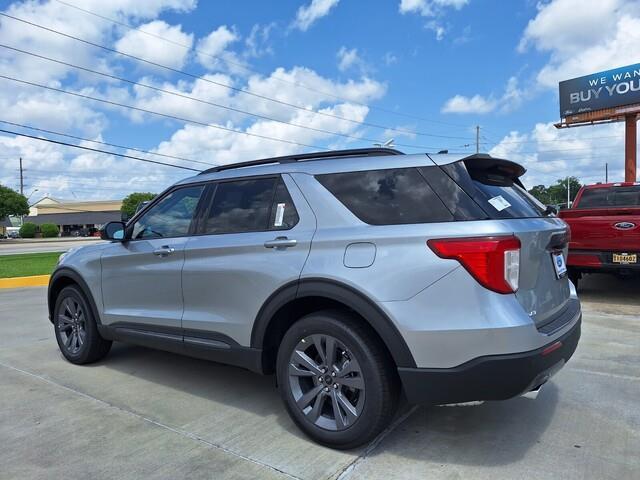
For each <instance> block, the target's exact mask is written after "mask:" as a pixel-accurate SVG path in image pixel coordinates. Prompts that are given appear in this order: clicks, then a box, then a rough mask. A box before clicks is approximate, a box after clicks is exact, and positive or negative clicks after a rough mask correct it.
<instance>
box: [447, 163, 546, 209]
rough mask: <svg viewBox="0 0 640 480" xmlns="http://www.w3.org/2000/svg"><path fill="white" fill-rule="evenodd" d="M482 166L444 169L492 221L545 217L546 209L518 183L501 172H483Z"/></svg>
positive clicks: (449, 166)
mask: <svg viewBox="0 0 640 480" xmlns="http://www.w3.org/2000/svg"><path fill="white" fill-rule="evenodd" d="M480 162H481V161H479V162H478V163H479V165H478V167H477V168H468V167H467V166H466V165H465V163H464V162H456V163H451V164H449V165H445V166H443V167H442V168H443V170H444V171H446V172H447V173H448V174H449V175H450V176H451V177H452V178H453V179H454V180H455V182H456V183H458V185H460V186H461V187H462V188H463V189H464V190H465V191H466V192H467V193H468V194H469V196H471V197H472V198H473V199H474V200H475V201H476V203H477V204H478V205H480V206H481V207H482V209H483V210H484V211H485V212H487V214H488V215H489V216H490V217H491V218H531V217H541V216H543V214H544V211H545V206H544V205H542V204H541V203H540V202H539V201H538V200H536V199H535V198H534V197H533V196H532V195H531V194H530V193H529V192H527V191H526V190H525V189H524V188H522V186H521V185H520V182H519V181H518V180H517V179H514V178H513V177H511V176H509V175H508V174H505V173H503V172H502V171H500V170H498V169H497V168H488V169H487V168H482V164H481V163H480Z"/></svg>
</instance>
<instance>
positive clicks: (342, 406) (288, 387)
mask: <svg viewBox="0 0 640 480" xmlns="http://www.w3.org/2000/svg"><path fill="white" fill-rule="evenodd" d="M331 345H335V347H334V348H333V349H332V348H331ZM332 350H333V351H334V352H335V353H334V361H333V362H331V365H332V367H331V368H327V367H328V363H329V362H328V361H329V360H330V358H327V357H328V356H329V355H330V352H331V351H332ZM300 352H302V353H303V354H304V355H306V358H305V356H304V355H303V356H301V355H300ZM309 360H310V361H311V362H309ZM325 360H326V361H325ZM323 368H324V369H326V371H325V372H324V373H321V372H322V369H323ZM330 373H334V374H335V375H330ZM276 374H277V378H278V385H279V387H280V394H281V396H282V400H283V401H284V404H285V407H286V409H287V411H288V412H289V415H290V416H291V418H292V419H293V421H294V422H295V423H296V425H297V426H298V427H299V428H300V429H301V430H302V431H303V432H304V433H305V434H306V435H308V436H309V437H311V438H312V439H313V440H315V441H316V442H318V443H320V444H323V445H326V446H328V447H332V448H338V449H351V448H355V447H357V446H360V445H362V444H365V443H367V442H369V441H371V440H373V439H374V438H375V437H376V436H377V435H378V434H379V433H380V432H381V431H382V430H383V429H384V428H385V427H386V426H387V425H388V424H389V422H390V421H391V419H392V418H393V416H394V414H395V411H396V405H397V400H398V392H399V388H398V379H397V373H396V372H395V368H394V365H393V362H392V360H391V358H390V356H389V355H388V353H387V351H386V350H385V348H384V347H383V345H382V344H381V342H380V340H379V339H378V338H377V337H376V336H375V335H374V334H373V332H372V331H371V330H370V328H369V327H368V326H367V325H364V324H363V323H362V321H361V320H360V319H358V318H357V317H354V316H352V315H349V314H348V313H346V312H342V311H338V310H325V311H320V312H315V313H312V314H309V315H307V316H305V317H302V318H301V319H300V320H298V321H297V322H296V323H294V324H293V325H292V326H291V327H290V328H289V330H288V331H287V332H286V333H285V335H284V338H283V339H282V342H281V343H280V347H279V349H278V358H277V368H276ZM347 384H348V385H347ZM336 385H337V386H336ZM345 400H346V402H348V403H345ZM336 404H338V405H339V406H338V411H337V412H336V409H335V405H336ZM299 405H300V406H299Z"/></svg>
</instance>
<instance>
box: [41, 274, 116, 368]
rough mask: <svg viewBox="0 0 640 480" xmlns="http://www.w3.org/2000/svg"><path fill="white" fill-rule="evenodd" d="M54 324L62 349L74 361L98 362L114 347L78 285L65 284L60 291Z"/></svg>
mask: <svg viewBox="0 0 640 480" xmlns="http://www.w3.org/2000/svg"><path fill="white" fill-rule="evenodd" d="M53 327H54V329H55V334H56V340H57V341H58V346H59V347H60V351H61V352H62V354H63V355H64V356H65V358H66V359H67V360H69V361H70V362H71V363H75V364H78V365H81V364H85V363H91V362H96V361H98V360H100V359H102V358H103V357H104V356H105V355H106V354H107V353H109V350H110V349H111V342H110V341H108V340H105V339H104V338H102V337H101V336H100V333H99V332H98V326H97V325H96V320H95V318H93V313H92V311H91V309H90V308H89V304H88V302H87V300H86V298H85V296H84V294H83V293H82V291H81V290H80V289H79V288H78V287H76V286H75V285H70V286H68V287H65V288H63V289H62V290H61V291H60V293H59V294H58V297H57V298H56V304H55V308H54V310H53Z"/></svg>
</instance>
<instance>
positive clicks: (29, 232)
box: [20, 222, 38, 238]
mask: <svg viewBox="0 0 640 480" xmlns="http://www.w3.org/2000/svg"><path fill="white" fill-rule="evenodd" d="M37 229H38V227H37V226H36V224H35V223H29V222H27V223H25V224H23V225H22V226H21V227H20V236H21V237H22V238H33V237H35V236H36V230H37Z"/></svg>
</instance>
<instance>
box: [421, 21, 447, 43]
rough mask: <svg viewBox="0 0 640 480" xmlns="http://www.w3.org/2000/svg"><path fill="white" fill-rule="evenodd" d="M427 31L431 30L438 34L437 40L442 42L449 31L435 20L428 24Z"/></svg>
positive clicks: (426, 25)
mask: <svg viewBox="0 0 640 480" xmlns="http://www.w3.org/2000/svg"><path fill="white" fill-rule="evenodd" d="M424 27H425V28H426V29H427V30H431V31H432V32H433V33H435V34H436V40H438V41H440V40H442V39H443V38H444V34H445V33H447V29H446V27H445V26H444V25H442V24H441V23H440V22H437V21H435V20H431V21H429V22H427V23H426V24H425V26H424Z"/></svg>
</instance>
